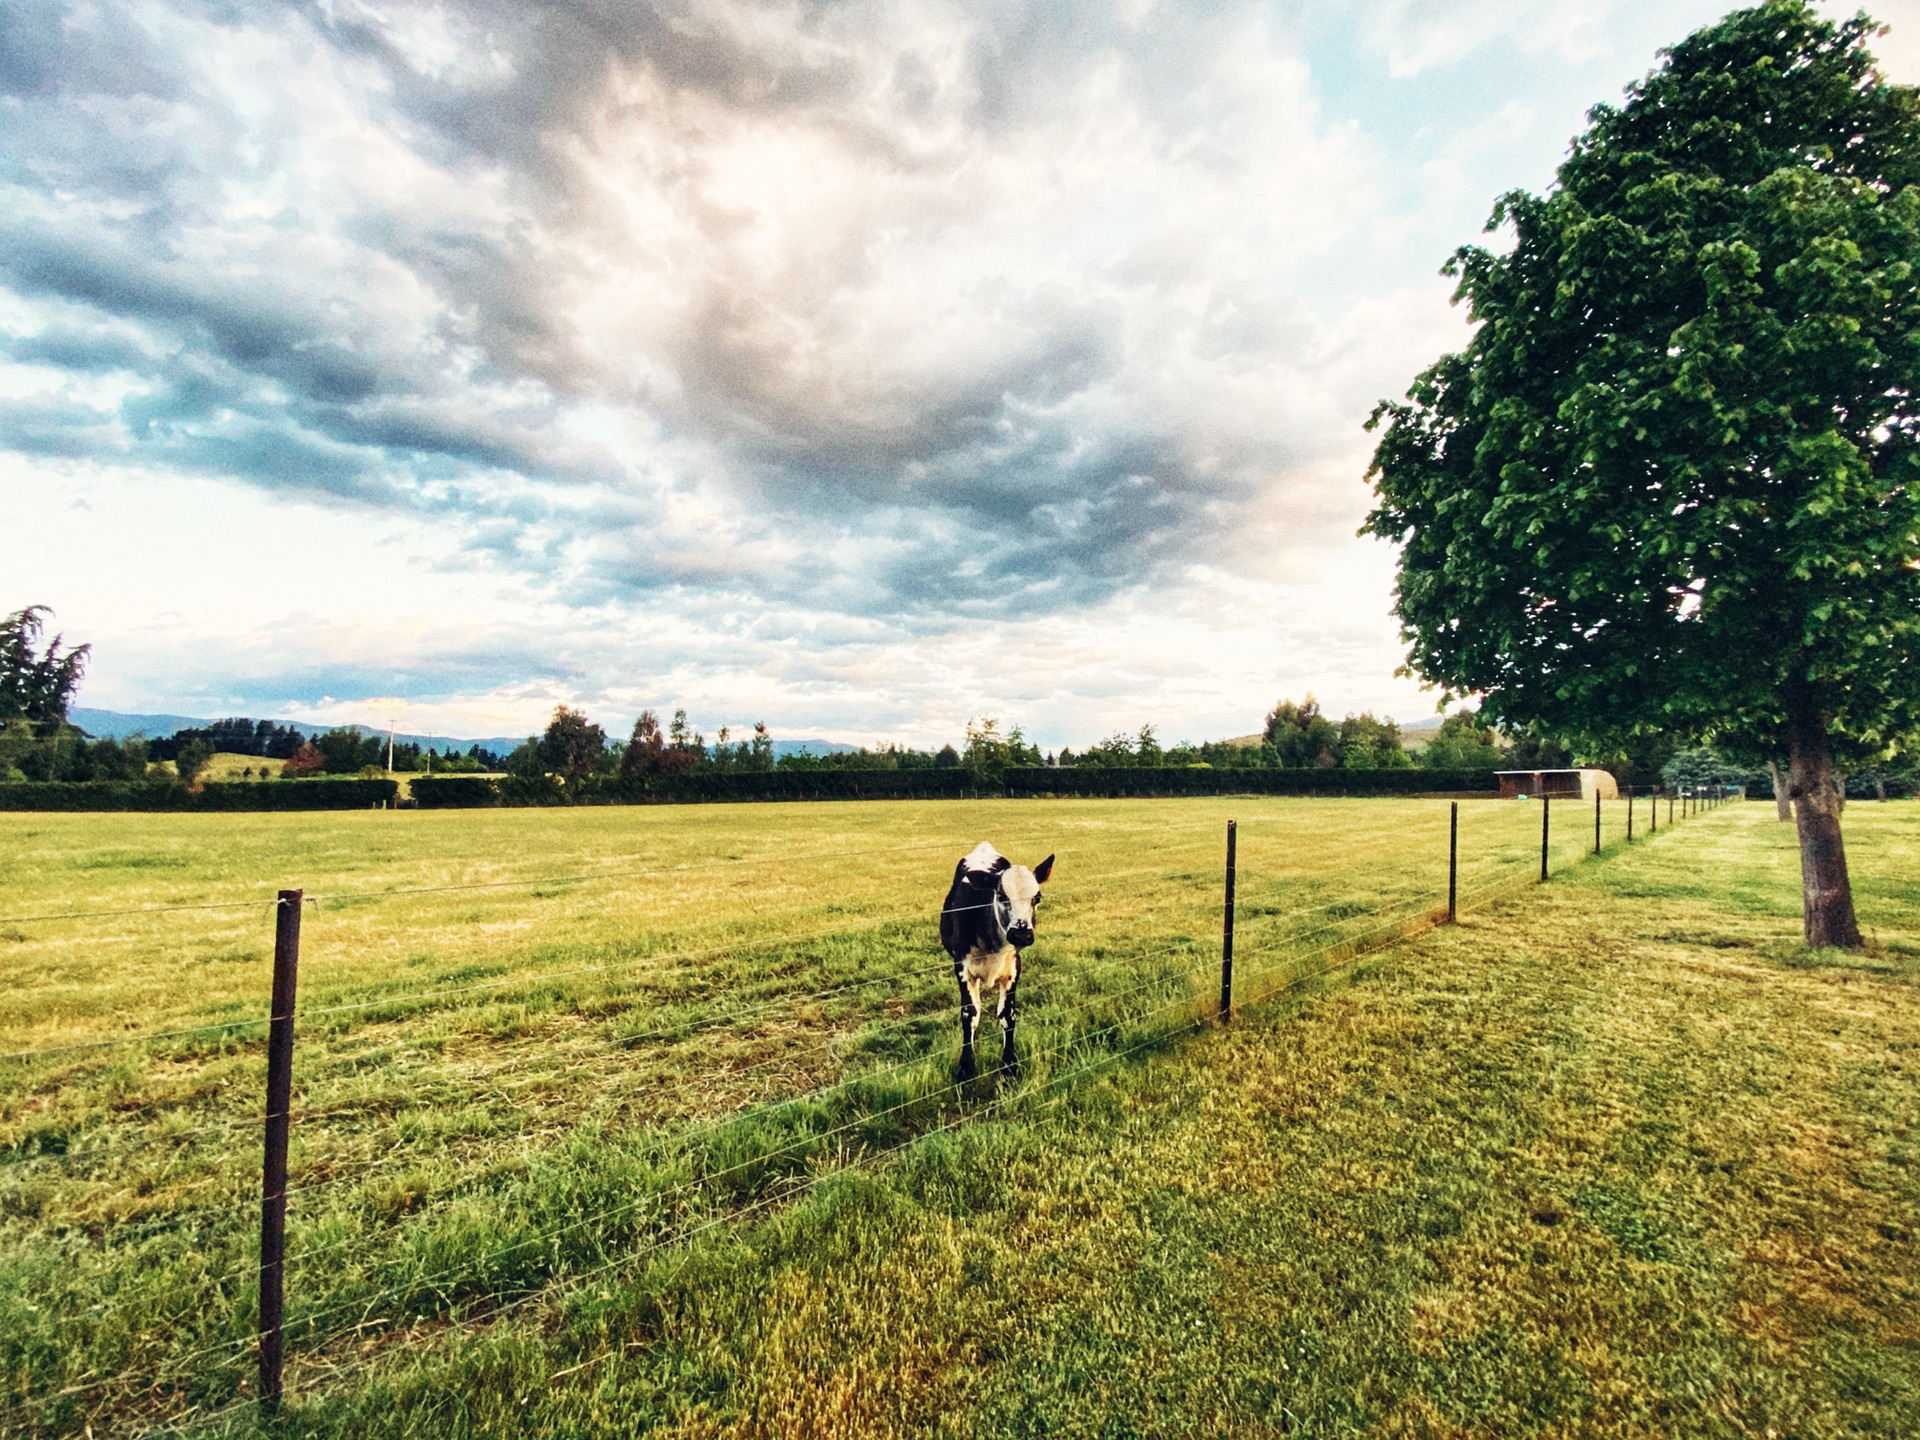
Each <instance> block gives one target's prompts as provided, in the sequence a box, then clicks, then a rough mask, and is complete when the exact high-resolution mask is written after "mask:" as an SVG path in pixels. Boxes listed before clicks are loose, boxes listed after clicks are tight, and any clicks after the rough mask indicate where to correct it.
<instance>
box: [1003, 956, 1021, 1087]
mask: <svg viewBox="0 0 1920 1440" xmlns="http://www.w3.org/2000/svg"><path fill="white" fill-rule="evenodd" d="M1019 988H1020V977H1019V976H1017V975H1016V976H1015V977H1014V980H1013V983H1012V984H1011V985H1009V986H1007V988H1006V992H1005V993H1004V994H1002V995H1001V997H1000V1069H1001V1070H1002V1071H1003V1072H1004V1073H1005V1074H1007V1075H1008V1076H1010V1077H1011V1078H1012V1079H1015V1080H1018V1079H1019V1078H1020V1057H1019V1056H1018V1055H1016V1054H1014V1051H1013V1024H1014V1015H1015V1011H1016V1010H1017V1009H1018V1002H1017V1001H1016V1000H1015V999H1014V995H1015V992H1016V991H1018V990H1019Z"/></svg>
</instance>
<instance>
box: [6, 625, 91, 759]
mask: <svg viewBox="0 0 1920 1440" xmlns="http://www.w3.org/2000/svg"><path fill="white" fill-rule="evenodd" d="M52 613H53V612H52V611H50V610H48V609H47V607H46V606H44V605H29V606H27V607H26V608H24V609H21V610H16V611H14V612H13V613H12V614H11V615H9V616H7V617H6V618H5V619H4V620H0V725H4V724H5V723H6V722H7V721H9V720H24V721H26V722H27V724H29V725H31V726H33V727H34V728H35V729H36V730H38V731H41V732H43V733H44V732H46V731H48V730H50V729H54V728H57V727H58V726H60V725H63V724H65V723H66V719H67V706H69V705H70V704H72V703H73V695H74V691H76V690H78V689H79V688H80V678H81V676H83V675H84V674H85V673H86V669H87V657H88V655H89V654H91V653H92V650H93V647H92V646H91V645H76V646H74V647H73V648H72V649H71V650H68V649H63V648H62V647H63V644H64V641H65V638H66V637H65V636H62V635H56V636H54V637H53V639H51V640H49V641H48V642H47V645H46V648H45V649H44V650H42V649H40V648H39V645H40V637H41V635H42V634H44V633H45V630H46V617H47V616H48V615H50V614H52Z"/></svg>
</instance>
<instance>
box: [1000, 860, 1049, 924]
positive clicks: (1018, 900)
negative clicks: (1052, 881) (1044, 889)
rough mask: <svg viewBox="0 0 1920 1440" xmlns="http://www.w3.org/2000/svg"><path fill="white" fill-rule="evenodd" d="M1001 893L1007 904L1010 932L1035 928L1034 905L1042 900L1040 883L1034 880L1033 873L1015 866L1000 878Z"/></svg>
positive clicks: (1022, 867)
mask: <svg viewBox="0 0 1920 1440" xmlns="http://www.w3.org/2000/svg"><path fill="white" fill-rule="evenodd" d="M1000 893H1001V895H1002V896H1004V897H1005V899H1006V902H1007V912H1006V913H1007V928H1008V929H1009V930H1016V929H1022V928H1024V929H1027V930H1031V929H1032V928H1033V903H1034V901H1036V900H1038V899H1039V898H1040V882H1039V881H1038V880H1036V879H1034V878H1033V871H1031V870H1029V869H1028V868H1027V867H1026V866H1024V865H1015V866H1014V867H1013V868H1012V869H1011V870H1008V871H1006V872H1004V873H1003V874H1002V875H1001V876H1000Z"/></svg>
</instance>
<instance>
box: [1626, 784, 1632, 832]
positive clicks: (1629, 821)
mask: <svg viewBox="0 0 1920 1440" xmlns="http://www.w3.org/2000/svg"><path fill="white" fill-rule="evenodd" d="M1627 843H1628V844H1629V845H1631V844H1632V843H1633V787H1632V786H1631V785H1629V786H1628V787H1627Z"/></svg>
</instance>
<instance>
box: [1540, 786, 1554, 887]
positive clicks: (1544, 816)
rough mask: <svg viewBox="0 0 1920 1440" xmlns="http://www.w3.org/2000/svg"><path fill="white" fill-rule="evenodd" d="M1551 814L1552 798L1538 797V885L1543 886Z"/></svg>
mask: <svg viewBox="0 0 1920 1440" xmlns="http://www.w3.org/2000/svg"><path fill="white" fill-rule="evenodd" d="M1552 814H1553V797H1552V796H1551V795H1544V794H1543V795H1542V796H1541V797H1540V883H1541V884H1543V885H1544V884H1546V882H1547V825H1548V818H1549V817H1550V816H1551V815H1552Z"/></svg>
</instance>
